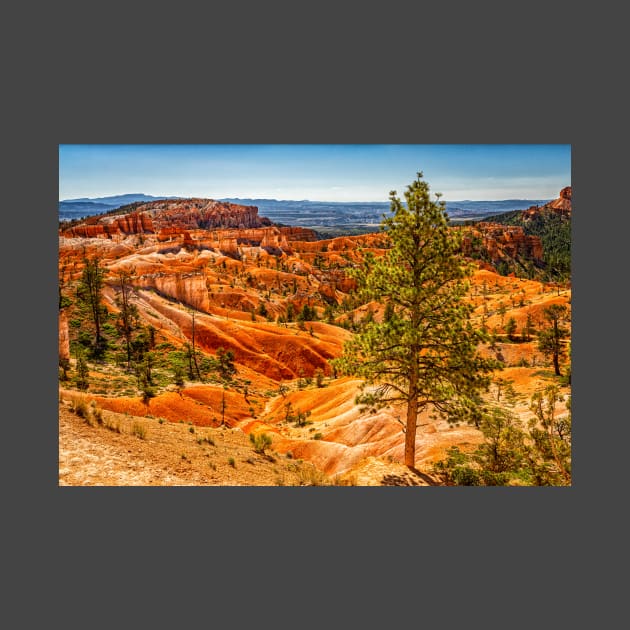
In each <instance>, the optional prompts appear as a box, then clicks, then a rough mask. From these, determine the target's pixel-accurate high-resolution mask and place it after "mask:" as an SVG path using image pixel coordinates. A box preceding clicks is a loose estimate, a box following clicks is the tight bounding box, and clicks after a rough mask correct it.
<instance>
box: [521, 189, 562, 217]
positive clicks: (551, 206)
mask: <svg viewBox="0 0 630 630" xmlns="http://www.w3.org/2000/svg"><path fill="white" fill-rule="evenodd" d="M572 196H573V192H572V189H571V186H566V187H565V188H563V189H562V190H561V191H560V196H559V197H558V198H557V199H554V200H553V201H550V202H549V203H546V204H545V205H544V206H532V207H531V208H527V210H523V213H522V217H523V220H525V221H528V220H531V219H533V218H534V217H536V216H537V215H539V214H541V213H543V212H555V213H556V214H560V215H562V216H564V217H567V218H568V217H570V216H571V210H572V205H571V197H572Z"/></svg>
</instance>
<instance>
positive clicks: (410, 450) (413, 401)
mask: <svg viewBox="0 0 630 630" xmlns="http://www.w3.org/2000/svg"><path fill="white" fill-rule="evenodd" d="M417 424H418V373H417V371H416V370H415V369H412V370H411V374H410V375H409V398H408V401H407V424H406V430H405V466H409V467H410V468H414V467H415V465H416V428H417Z"/></svg>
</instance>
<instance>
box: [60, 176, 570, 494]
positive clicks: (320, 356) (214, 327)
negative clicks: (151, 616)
mask: <svg viewBox="0 0 630 630" xmlns="http://www.w3.org/2000/svg"><path fill="white" fill-rule="evenodd" d="M571 211H572V207H571V188H570V187H566V188H564V189H562V191H560V193H559V195H558V198H557V199H556V200H554V201H552V202H550V203H547V204H545V205H543V206H534V207H531V208H529V209H527V210H524V211H514V212H511V213H506V214H504V215H499V216H497V217H492V218H491V219H487V220H483V221H475V222H470V223H469V224H461V225H457V226H452V227H450V228H449V229H450V230H454V231H457V232H458V233H460V235H461V239H462V240H461V256H462V259H463V260H466V261H468V262H469V263H470V264H472V265H474V271H473V273H472V275H471V278H470V287H469V290H468V293H467V296H466V302H467V304H470V305H471V307H472V314H471V321H472V324H473V325H474V326H475V327H478V328H480V329H483V330H485V331H486V338H485V341H484V342H483V343H482V344H480V346H479V352H480V354H481V355H483V356H484V357H488V358H491V359H493V360H494V361H495V366H496V369H495V370H494V371H493V373H492V374H491V377H490V384H489V388H488V389H487V391H486V392H484V394H483V401H484V404H486V403H487V405H488V408H490V405H492V408H493V409H495V410H496V409H498V410H503V411H504V412H505V414H506V415H505V416H503V415H501V416H500V418H501V420H500V422H499V423H498V424H497V423H495V424H494V425H493V426H492V427H490V429H488V430H487V431H482V430H481V429H482V427H481V426H480V425H479V424H478V423H477V424H475V423H472V422H470V423H468V422H459V423H450V422H448V421H447V420H446V419H444V418H436V417H433V415H432V414H431V413H430V410H428V409H427V410H426V411H423V412H422V413H421V414H420V416H419V419H418V430H417V434H416V441H415V465H414V466H413V467H411V468H410V467H409V466H405V465H404V461H405V458H404V448H405V433H404V430H403V429H404V417H405V408H404V406H403V405H396V404H393V405H390V406H386V407H384V408H372V409H370V408H368V409H363V408H362V406H361V405H359V404H357V402H356V398H357V395H358V393H359V391H360V385H361V379H360V378H358V377H356V376H353V375H349V374H343V373H340V371H339V370H338V369H337V365H336V364H335V363H333V362H332V361H333V360H334V359H335V358H338V357H340V356H341V355H342V353H343V349H344V343H346V342H348V341H349V340H350V339H351V338H352V337H353V336H354V335H356V334H357V333H359V332H360V331H361V330H362V329H363V327H364V326H365V325H366V324H368V323H369V322H374V321H375V322H381V321H383V318H386V317H388V315H387V312H386V305H384V304H382V303H379V302H377V301H367V302H365V301H363V300H361V299H360V294H359V293H358V292H357V291H356V289H357V280H356V279H355V277H354V275H353V274H352V273H351V272H350V271H351V270H352V269H353V268H357V267H360V266H361V265H362V264H363V263H364V261H365V260H366V259H367V257H368V255H371V256H373V257H374V258H375V259H379V258H381V257H383V256H385V255H386V254H387V252H388V250H389V248H390V242H389V237H388V235H387V233H386V232H378V233H366V234H359V235H351V236H339V237H336V238H321V235H320V234H318V233H316V232H315V231H313V230H311V229H308V228H304V227H296V226H287V225H277V224H274V223H273V222H272V221H270V220H269V219H267V218H265V217H263V216H260V215H259V212H258V208H257V207H255V206H244V205H238V204H235V203H230V202H221V201H214V200H212V199H199V198H192V199H164V200H159V201H151V202H146V203H145V202H137V203H132V204H130V205H127V206H123V207H121V208H117V209H115V210H111V211H109V212H106V213H104V214H101V215H96V216H92V217H88V218H85V219H75V220H72V221H67V222H60V224H59V365H60V367H59V484H60V485H268V486H274V485H276V486H282V485H318V486H323V485H345V486H352V485H360V486H365V485H425V486H428V485H458V484H469V483H470V484H472V485H493V482H492V479H494V480H495V482H496V484H497V485H500V484H507V483H509V484H510V485H530V484H531V483H535V481H532V480H534V479H537V480H538V482H539V483H540V484H541V485H544V484H545V483H546V484H547V485H554V483H562V484H563V485H567V484H570V474H569V475H568V476H567V470H566V466H565V467H564V468H563V465H560V473H558V471H557V470H556V468H557V466H556V464H557V462H558V461H559V460H560V459H562V458H561V457H560V456H559V455H558V453H557V452H556V450H555V447H554V445H555V444H556V442H554V441H553V439H552V440H551V441H547V442H545V445H543V446H541V447H540V449H539V450H540V451H541V452H542V451H543V450H544V449H545V448H546V449H547V450H549V448H551V451H553V452H551V451H550V453H549V454H548V458H547V460H545V459H544V457H543V459H541V460H540V462H538V463H537V464H535V465H534V464H532V465H531V466H530V468H529V469H530V470H532V469H533V468H532V466H533V467H534V468H535V467H536V466H542V468H541V470H542V469H543V468H544V470H545V471H546V472H544V473H543V472H540V470H538V469H536V470H537V471H538V472H534V473H531V475H533V476H530V477H522V476H520V477H519V475H518V474H515V475H508V474H507V473H505V476H503V477H497V476H496V475H495V476H494V477H492V476H485V477H484V476H481V477H474V479H472V481H471V479H470V478H469V477H466V475H469V474H471V473H470V470H471V468H472V469H475V466H477V467H478V466H479V462H480V461H481V459H483V458H482V457H481V455H480V454H479V453H480V452H479V451H476V449H479V448H482V450H483V453H484V455H483V457H485V458H486V459H485V460H483V461H484V462H486V463H487V461H489V459H488V458H489V457H490V455H489V453H490V452H491V451H492V449H494V451H493V452H494V456H493V457H494V459H493V460H492V461H493V462H494V463H495V468H496V466H498V464H496V462H497V461H498V456H497V452H498V451H501V453H504V452H505V453H507V455H505V457H508V455H509V457H512V458H515V457H516V456H514V454H513V451H514V450H515V449H516V448H517V447H516V446H514V444H512V442H511V441H510V440H512V439H516V438H514V436H513V434H512V433H511V432H510V431H511V428H510V427H511V425H510V422H513V423H514V424H515V426H517V427H520V428H521V429H522V430H523V431H528V432H527V439H530V440H533V443H537V440H539V439H540V440H542V437H541V435H542V434H541V433H540V432H541V431H542V432H543V433H544V432H545V431H546V430H549V432H550V433H553V432H554V431H556V429H557V427H558V426H560V427H564V429H560V433H562V430H564V431H565V436H564V438H565V441H566V433H567V432H568V431H569V432H570V408H569V406H568V402H569V401H570V394H571V384H570V305H571V285H570V265H569V263H568V262H567V261H568V260H570V241H569V242H567V239H566V235H569V238H570V220H571ZM562 235H564V237H565V238H564V241H563V240H562V238H561V237H562ZM554 306H558V307H561V308H557V309H556V310H554V308H553V307H554ZM550 307H551V308H550ZM550 313H551V314H553V313H556V314H557V317H554V316H553V315H550ZM554 330H555V332H556V337H555V338H554V339H553V341H554V343H555V346H554V345H553V344H550V343H549V334H550V331H554ZM545 340H546V341H547V343H545ZM550 386H551V387H552V388H555V389H553V396H552V397H551V398H546V397H545V396H547V394H544V392H545V391H547V392H551V391H552V390H548V389H547V388H549V387H550ZM537 409H538V413H539V414H541V415H538V416H537V411H536V410H537ZM497 413H498V412H497ZM499 415H500V414H499ZM499 415H495V419H496V418H499ZM508 415H509V420H506V418H507V417H508ZM549 418H551V420H552V421H551V424H550V425H548V424H545V423H546V422H547V420H548V419H549ZM530 422H532V424H531V427H530V429H527V427H528V426H529V423H530ZM501 423H503V424H501ZM567 427H568V428H567ZM537 431H538V432H537ZM569 437H570V434H569ZM561 438H562V435H561ZM541 444H542V442H541ZM569 444H570V442H569ZM453 447H456V448H455V449H454V448H453ZM484 449H485V450H484ZM501 449H503V450H501ZM475 452H477V455H474V453H475ZM523 452H524V451H523ZM528 452H529V451H528ZM462 454H468V455H469V456H470V457H471V459H469V460H467V461H468V463H467V464H466V466H463V464H462V462H463V460H462V459H461V457H462ZM473 455H474V456H473ZM518 457H520V458H521V459H523V458H525V459H527V457H526V456H524V455H523V454H522V453H521V454H520V455H518ZM449 458H450V463H449V464H447V465H445V464H444V462H446V461H449ZM458 458H459V459H458ZM562 461H563V462H564V464H566V462H567V457H566V456H565V457H564V459H562ZM568 461H569V462H570V453H569V458H568ZM439 462H442V465H440V464H439ZM524 465H525V464H523V466H524ZM462 466H463V467H462ZM519 466H521V464H519ZM554 466H556V468H554ZM552 468H553V469H554V470H556V472H555V473H554V475H555V476H554V475H552V474H551V473H550V472H549V470H551V469H552ZM464 469H465V474H464V473H462V470H464ZM505 469H506V470H507V469H508V467H507V465H506V466H505ZM493 470H494V469H493ZM458 471H459V472H458ZM494 472H495V473H496V474H499V473H501V474H504V472H505V471H503V469H500V468H496V470H495V471H494ZM475 474H476V473H475ZM480 480H485V483H483V484H482V483H481V481H480ZM497 480H498V481H497ZM554 480H555V481H554Z"/></svg>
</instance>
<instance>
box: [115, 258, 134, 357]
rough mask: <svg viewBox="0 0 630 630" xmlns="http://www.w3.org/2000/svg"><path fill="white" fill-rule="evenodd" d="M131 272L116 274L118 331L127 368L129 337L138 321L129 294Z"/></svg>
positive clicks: (123, 271)
mask: <svg viewBox="0 0 630 630" xmlns="http://www.w3.org/2000/svg"><path fill="white" fill-rule="evenodd" d="M132 279H133V270H131V271H129V270H126V269H123V270H121V271H118V272H117V274H116V281H117V284H118V287H119V289H120V295H119V296H118V297H117V298H116V305H117V306H118V308H119V309H120V313H119V315H118V330H119V331H120V334H121V335H122V336H123V338H124V339H125V345H126V348H127V368H128V369H129V368H130V367H131V337H132V333H133V330H134V328H135V327H136V325H137V321H138V309H137V308H136V306H135V305H134V304H132V303H131V301H130V298H131V292H132V290H133V287H132V284H131V281H132Z"/></svg>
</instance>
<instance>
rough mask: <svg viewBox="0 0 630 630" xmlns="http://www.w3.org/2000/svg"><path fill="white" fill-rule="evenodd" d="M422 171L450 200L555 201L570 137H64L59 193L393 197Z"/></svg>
mask: <svg viewBox="0 0 630 630" xmlns="http://www.w3.org/2000/svg"><path fill="white" fill-rule="evenodd" d="M418 171H422V172H423V173H424V178H425V179H426V180H427V181H428V182H429V185H430V186H431V190H432V191H433V192H441V193H442V194H443V195H444V197H443V198H444V199H445V200H446V201H449V200H450V201H463V200H465V199H470V200H484V201H485V200H496V199H554V198H556V197H557V196H558V193H559V191H560V189H561V188H563V187H564V186H569V185H571V145H568V144H538V145H534V144H511V145H508V144H471V145H456V144H441V145H426V144H424V145H423V144H402V145H368V144H354V145H341V144H340V145H323V144H306V145H298V144H285V145H281V144H268V145H264V144H260V145H256V144H253V145H245V144H234V145H218V144H211V145H201V144H200V145H194V144H188V145H174V144H171V145H158V144H148V145H117V144H109V145H107V144H106V145H79V144H74V145H70V144H64V145H59V199H74V198H77V197H105V196H109V195H120V194H124V193H145V194H148V195H154V196H178V197H207V198H211V199H220V198H225V197H241V198H259V199H262V198H264V199H292V200H299V199H310V200H313V201H387V200H388V196H389V191H390V190H396V191H397V192H398V193H399V194H400V195H402V194H403V192H404V190H405V187H406V186H407V184H409V183H410V182H411V181H412V180H413V178H414V177H415V175H416V173H417V172H418Z"/></svg>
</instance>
